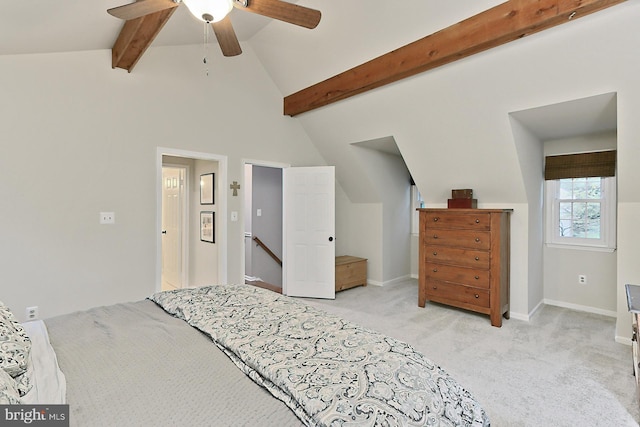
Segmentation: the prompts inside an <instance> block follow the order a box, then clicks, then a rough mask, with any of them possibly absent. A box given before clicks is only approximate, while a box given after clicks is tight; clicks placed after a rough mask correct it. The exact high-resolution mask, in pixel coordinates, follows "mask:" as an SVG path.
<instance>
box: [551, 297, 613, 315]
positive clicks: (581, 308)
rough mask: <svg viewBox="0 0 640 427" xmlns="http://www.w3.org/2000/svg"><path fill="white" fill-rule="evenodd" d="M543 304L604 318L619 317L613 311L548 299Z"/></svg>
mask: <svg viewBox="0 0 640 427" xmlns="http://www.w3.org/2000/svg"><path fill="white" fill-rule="evenodd" d="M542 302H543V303H545V304H548V305H555V306H557V307H564V308H570V309H572V310H578V311H586V312H587V313H594V314H602V315H603V316H609V317H618V313H616V312H615V311H612V310H603V309H601V308H596V307H589V306H586V305H579V304H571V303H569V302H564V301H555V300H550V299H546V298H545V299H544V300H542Z"/></svg>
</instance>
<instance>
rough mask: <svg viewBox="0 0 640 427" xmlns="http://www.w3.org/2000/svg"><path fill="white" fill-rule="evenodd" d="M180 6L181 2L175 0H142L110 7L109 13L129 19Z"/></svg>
mask: <svg viewBox="0 0 640 427" xmlns="http://www.w3.org/2000/svg"><path fill="white" fill-rule="evenodd" d="M178 6H180V2H174V1H173V0H140V1H136V2H135V3H131V4H125V5H124V6H118V7H114V8H111V9H108V10H107V13H108V14H109V15H112V16H115V17H116V18H120V19H125V20H127V21H128V20H130V19H136V18H140V17H141V16H145V15H149V14H150V13H154V12H160V11H162V10H166V9H171V8H174V7H178Z"/></svg>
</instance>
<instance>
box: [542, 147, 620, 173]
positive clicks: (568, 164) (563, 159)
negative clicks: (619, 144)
mask: <svg viewBox="0 0 640 427" xmlns="http://www.w3.org/2000/svg"><path fill="white" fill-rule="evenodd" d="M615 174H616V150H611V151H596V152H593V153H582V154H565V155H562V156H547V157H546V158H545V162H544V179H546V180H551V179H565V178H588V177H593V176H615Z"/></svg>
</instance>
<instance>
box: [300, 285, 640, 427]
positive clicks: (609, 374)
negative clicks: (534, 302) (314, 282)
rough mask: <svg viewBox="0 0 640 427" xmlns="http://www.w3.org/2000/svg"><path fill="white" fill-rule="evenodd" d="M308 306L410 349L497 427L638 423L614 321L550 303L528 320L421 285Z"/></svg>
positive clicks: (627, 352) (362, 290)
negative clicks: (427, 297) (496, 317)
mask: <svg viewBox="0 0 640 427" xmlns="http://www.w3.org/2000/svg"><path fill="white" fill-rule="evenodd" d="M305 301H306V302H308V303H309V304H311V305H315V306H318V307H320V308H322V309H324V310H326V311H329V312H332V313H336V314H339V315H340V316H342V317H344V318H346V319H348V320H351V321H353V322H356V323H358V324H360V325H363V326H365V327H368V328H372V329H375V330H377V331H380V332H382V333H384V334H387V335H389V336H392V337H394V338H397V339H400V340H402V341H405V342H408V343H409V344H411V345H413V346H414V347H415V348H417V349H418V350H420V351H421V352H422V353H424V354H425V355H426V356H427V357H429V358H430V359H431V360H432V361H434V362H435V363H436V364H438V365H440V366H441V367H443V368H444V369H445V370H446V371H447V372H449V374H451V375H452V376H453V377H454V378H455V379H456V380H457V381H458V382H459V383H461V384H462V385H463V386H464V387H466V388H467V389H468V390H469V391H470V392H471V393H472V394H473V395H474V396H475V397H476V399H477V400H478V401H480V403H481V404H482V405H483V406H484V407H485V409H486V411H487V413H488V415H489V417H490V419H491V425H492V427H503V426H504V427H512V426H513V427H516V426H517V427H520V426H523V427H525V426H526V427H534V426H535V427H537V426H540V427H552V426H553V427H564V426H567V427H577V426H580V427H589V426H607V427H609V426H616V427H623V426H637V425H638V420H640V410H639V406H638V401H637V400H636V390H635V381H634V378H633V375H632V361H631V348H630V347H629V346H626V345H624V344H619V343H616V342H615V340H614V329H615V319H613V318H610V317H606V316H601V315H597V314H590V313H584V312H579V311H573V310H569V309H564V308H559V307H553V306H544V307H543V308H541V309H540V310H539V311H538V313H536V314H535V315H534V316H533V318H532V319H531V321H530V322H525V321H521V320H516V319H510V320H506V319H505V320H504V321H503V323H502V328H495V327H492V326H491V324H490V322H489V317H488V316H484V315H479V314H475V313H471V312H468V311H464V310H458V309H455V308H451V307H447V306H443V305H439V304H434V303H430V302H427V306H426V307H425V308H420V307H418V284H417V281H416V280H408V281H405V282H402V283H398V284H395V285H390V286H385V287H378V286H367V287H359V288H353V289H349V290H347V291H343V292H339V293H338V294H336V299H335V300H315V299H307V300H305Z"/></svg>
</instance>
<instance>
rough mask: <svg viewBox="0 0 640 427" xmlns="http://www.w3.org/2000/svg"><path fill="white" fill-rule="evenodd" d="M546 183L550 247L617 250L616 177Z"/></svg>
mask: <svg viewBox="0 0 640 427" xmlns="http://www.w3.org/2000/svg"><path fill="white" fill-rule="evenodd" d="M546 182H547V184H546V185H547V187H546V194H547V197H546V205H547V244H549V245H563V246H565V245H566V246H572V247H575V248H580V249H595V250H609V251H613V250H615V246H616V227H615V225H616V187H615V177H584V178H563V179H556V180H548V181H546Z"/></svg>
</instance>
